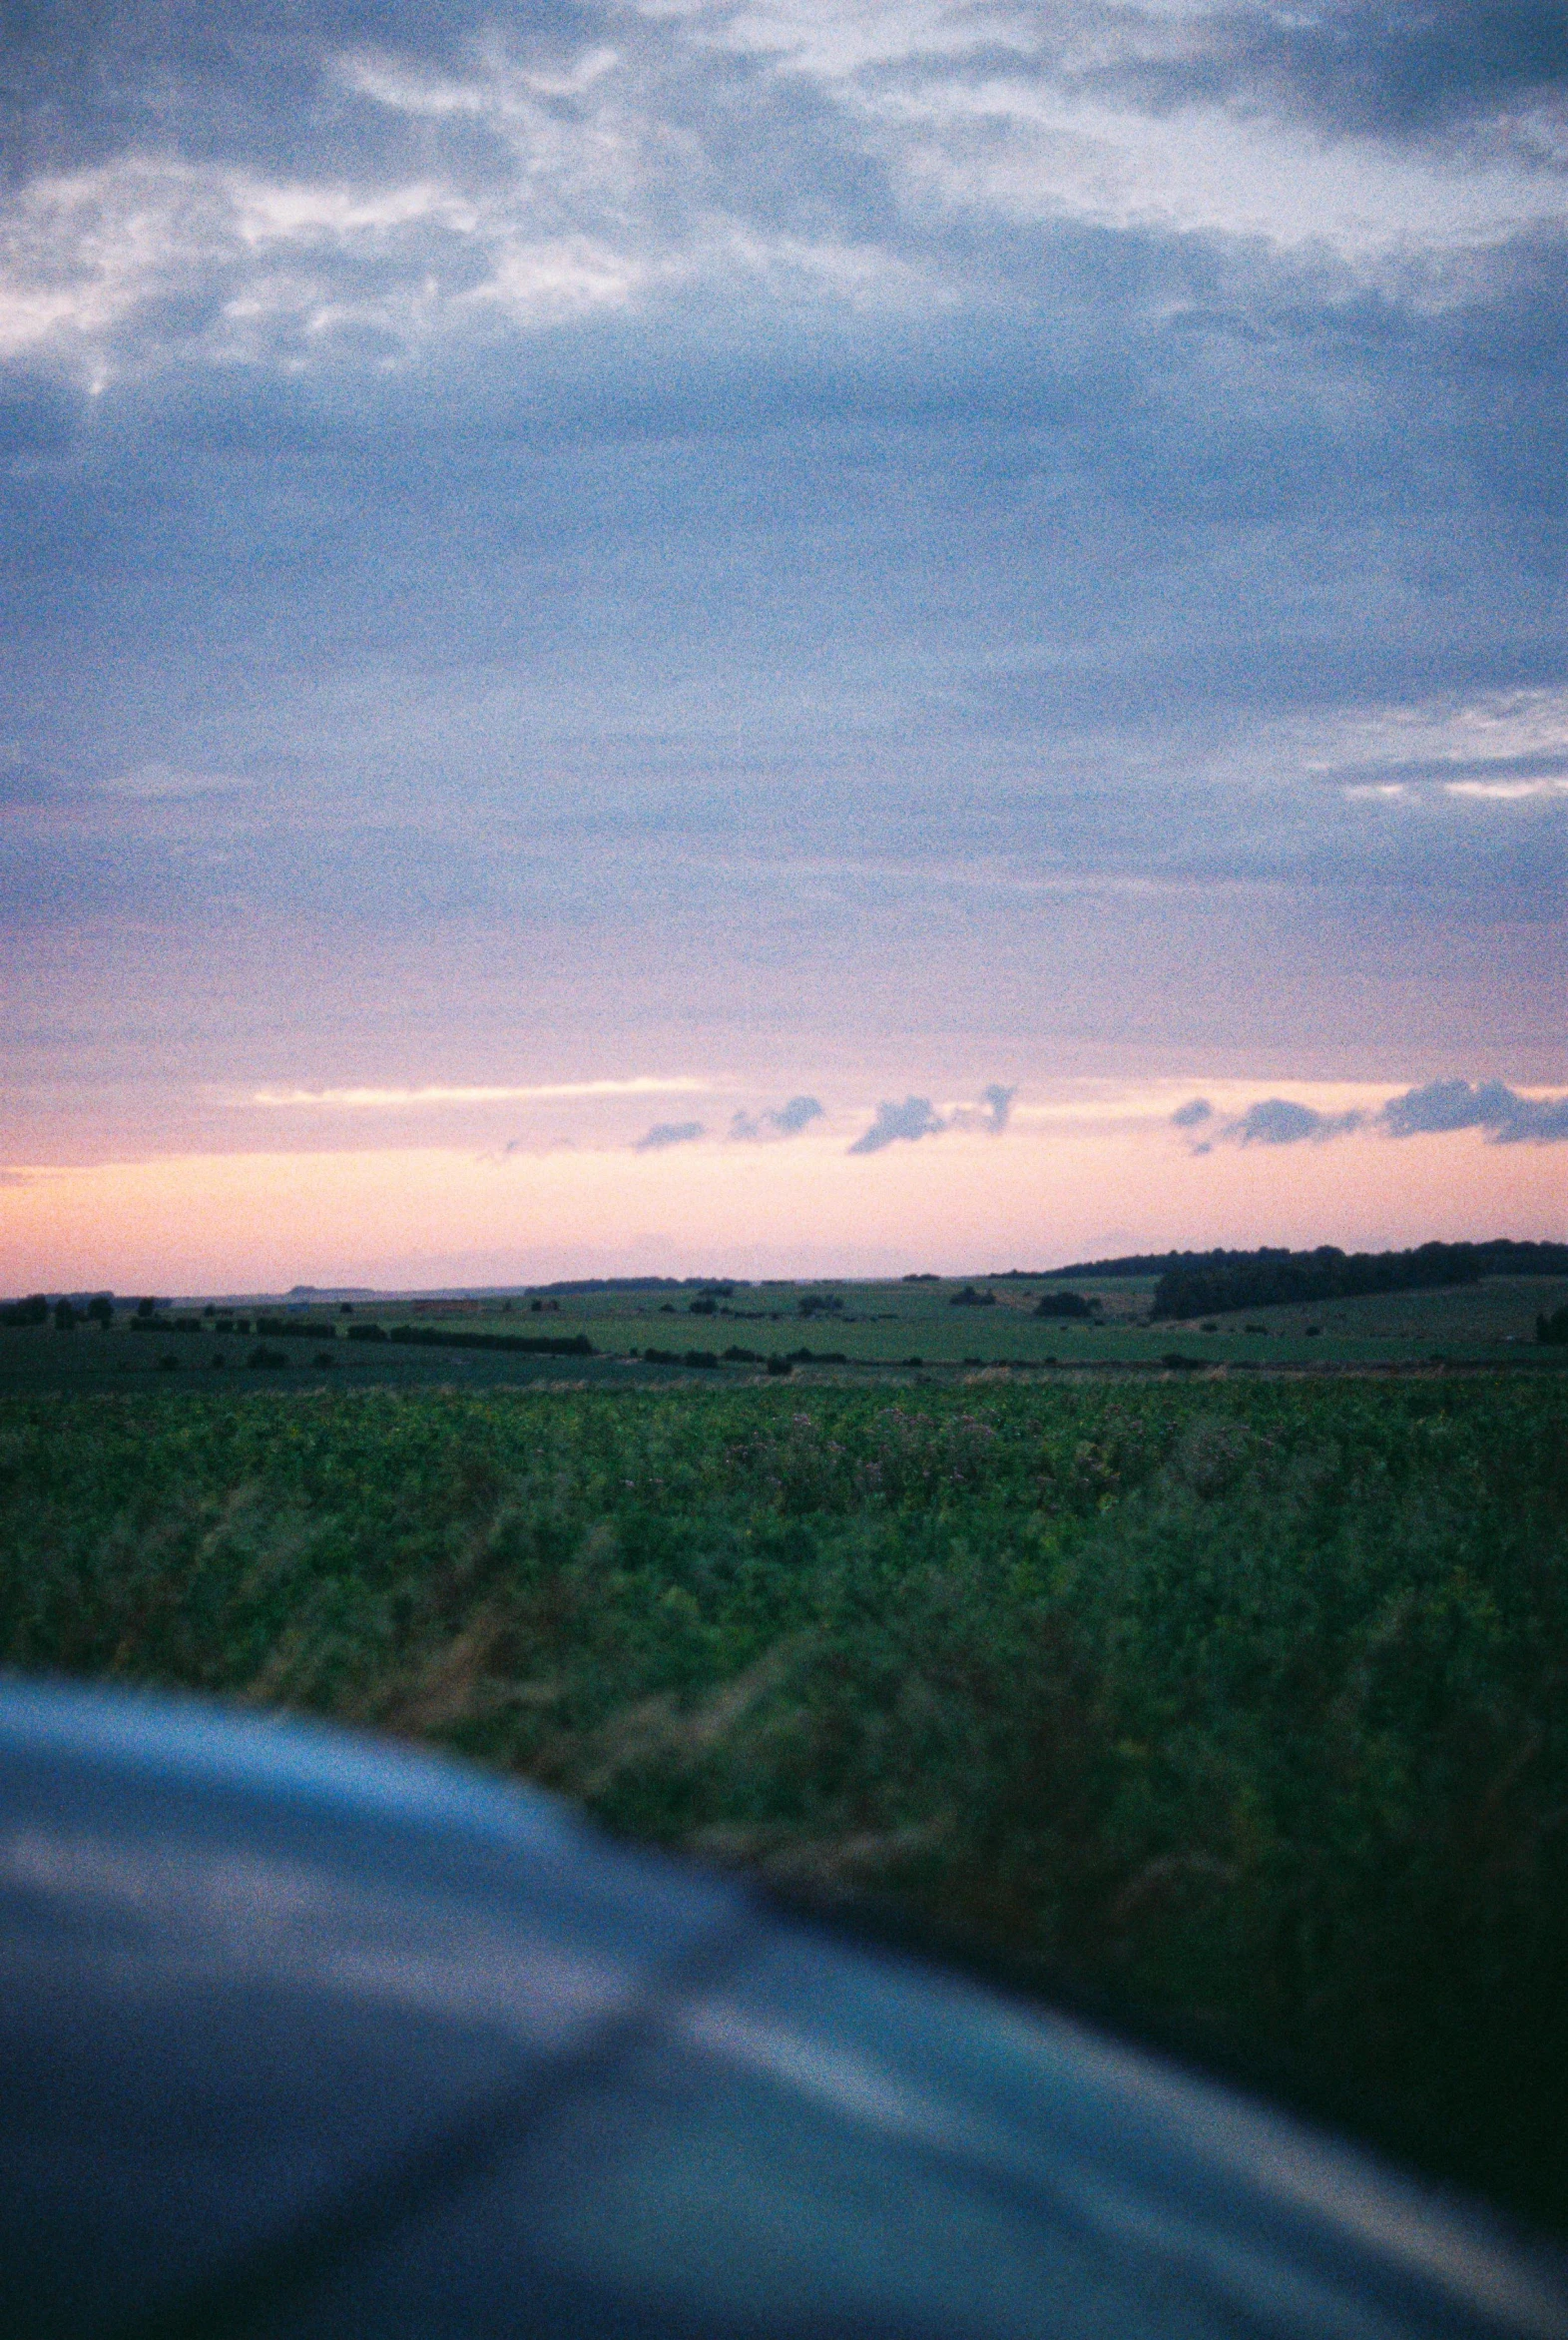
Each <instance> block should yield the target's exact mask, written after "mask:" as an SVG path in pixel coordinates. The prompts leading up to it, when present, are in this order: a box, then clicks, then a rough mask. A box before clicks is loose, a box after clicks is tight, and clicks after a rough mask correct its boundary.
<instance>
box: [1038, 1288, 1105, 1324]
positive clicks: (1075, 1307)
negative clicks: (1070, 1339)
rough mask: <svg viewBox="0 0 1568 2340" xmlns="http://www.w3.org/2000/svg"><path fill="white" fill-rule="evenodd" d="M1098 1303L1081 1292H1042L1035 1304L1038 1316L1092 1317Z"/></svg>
mask: <svg viewBox="0 0 1568 2340" xmlns="http://www.w3.org/2000/svg"><path fill="white" fill-rule="evenodd" d="M1096 1306H1097V1303H1096V1302H1094V1301H1092V1300H1086V1299H1085V1298H1084V1296H1083V1294H1082V1293H1081V1292H1042V1293H1041V1295H1040V1297H1039V1299H1038V1300H1037V1301H1036V1302H1035V1304H1034V1313H1035V1315H1036V1316H1037V1317H1079V1318H1082V1317H1091V1316H1093V1315H1094V1313H1095V1309H1096Z"/></svg>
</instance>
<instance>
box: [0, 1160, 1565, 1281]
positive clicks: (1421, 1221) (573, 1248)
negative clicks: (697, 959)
mask: <svg viewBox="0 0 1568 2340" xmlns="http://www.w3.org/2000/svg"><path fill="white" fill-rule="evenodd" d="M1565 1170H1568V1153H1565V1151H1564V1149H1562V1148H1559V1147H1552V1146H1530V1145H1514V1146H1499V1145H1494V1144H1490V1143H1488V1142H1487V1141H1486V1140H1485V1139H1484V1138H1483V1137H1481V1136H1480V1135H1479V1134H1477V1133H1474V1132H1466V1133H1462V1134H1459V1135H1452V1136H1441V1137H1416V1138H1408V1139H1402V1140H1393V1139H1390V1138H1387V1137H1383V1136H1379V1135H1370V1134H1367V1135H1361V1136H1357V1137H1353V1138H1346V1139H1342V1140H1339V1141H1335V1142H1332V1143H1328V1144H1314V1143H1311V1142H1305V1143H1301V1144H1297V1145H1291V1146H1264V1145H1257V1146H1248V1147H1239V1146H1234V1145H1232V1146H1222V1147H1218V1148H1216V1149H1215V1151H1214V1152H1212V1153H1210V1154H1207V1155H1203V1156H1195V1155H1194V1154H1193V1153H1191V1152H1190V1151H1189V1150H1188V1149H1187V1148H1186V1147H1185V1146H1184V1145H1183V1144H1182V1143H1181V1142H1180V1140H1179V1139H1178V1138H1177V1137H1176V1136H1175V1134H1174V1133H1173V1132H1172V1131H1171V1130H1170V1129H1169V1128H1168V1127H1167V1126H1166V1125H1165V1124H1164V1123H1163V1122H1149V1123H1145V1124H1142V1125H1139V1124H1136V1123H1128V1122H1124V1123H1122V1124H1120V1125H1109V1124H1106V1123H1104V1122H1100V1123H1093V1122H1084V1123H1082V1124H1079V1125H1076V1126H1075V1125H1073V1124H1070V1123H1065V1122H1057V1123H1053V1124H1051V1125H1049V1126H1045V1127H1039V1126H1035V1127H1029V1126H1025V1127H1023V1128H1019V1129H1015V1130H1013V1131H1010V1132H1009V1133H1008V1134H1007V1135H1006V1136H1004V1137H1001V1138H994V1139H993V1138H989V1137H986V1136H983V1135H979V1134H969V1133H962V1132H948V1133H946V1134H944V1135H942V1136H940V1137H935V1138H927V1139H923V1140H921V1141H919V1142H918V1143H915V1144H897V1145H893V1146H890V1147H888V1148H887V1149H886V1150H885V1151H884V1152H882V1153H879V1154H876V1155H874V1156H870V1157H864V1156H861V1157H856V1156H851V1155H849V1154H848V1153H846V1151H845V1147H844V1140H843V1138H842V1136H833V1137H825V1136H824V1137H815V1138H811V1137H807V1138H800V1139H797V1140H795V1141H793V1142H792V1143H789V1144H779V1145H767V1146H742V1145H726V1144H723V1143H712V1142H710V1143H701V1144H693V1145H680V1146H672V1147H670V1148H669V1149H668V1150H666V1151H663V1152H655V1153H648V1154H639V1153H636V1152H634V1151H632V1150H630V1149H628V1148H624V1147H618V1148H615V1149H598V1150H588V1149H581V1150H573V1149H566V1148H558V1149H555V1150H552V1151H547V1152H540V1153H528V1152H515V1153H513V1154H511V1155H510V1156H507V1157H505V1158H504V1159H503V1158H500V1157H498V1156H494V1155H491V1156H484V1155H480V1154H476V1153H475V1152H474V1151H472V1150H471V1149H470V1150H459V1149H457V1148H453V1147H406V1148H391V1147H383V1148H373V1149H372V1148H364V1149H356V1150H353V1151H341V1152H309V1153H294V1152H271V1153H247V1154H200V1155H172V1156H165V1157H161V1158H155V1159H150V1160H145V1161H137V1162H120V1163H104V1164H98V1165H94V1166H91V1167H84V1168H68V1169H60V1168H55V1169H41V1170H37V1171H34V1172H22V1173H13V1174H12V1177H11V1181H10V1182H9V1183H7V1184H5V1185H4V1186H0V1286H3V1288H4V1289H5V1290H6V1291H8V1292H11V1293H17V1292H25V1291H40V1290H44V1291H58V1290H62V1289H64V1290H87V1289H91V1288H94V1287H100V1286H102V1287H108V1288H110V1289H112V1290H118V1291H125V1292H135V1291H139V1290H150V1291H152V1290H156V1291H161V1292H186V1293H202V1292H240V1291H280V1290H285V1289H286V1288H287V1287H288V1286H289V1285H291V1284H294V1283H314V1284H322V1285H332V1284H371V1285H380V1286H384V1287H390V1288H400V1287H416V1286H418V1285H420V1284H454V1283H512V1282H516V1283H521V1282H527V1281H538V1280H542V1279H544V1278H547V1277H551V1276H565V1275H571V1274H574V1273H575V1274H582V1275H613V1274H653V1273H661V1272H662V1273H671V1274H696V1273H702V1272H706V1271H710V1270H717V1269H721V1268H729V1269H730V1270H731V1271H732V1272H734V1273H736V1274H746V1275H767V1274H778V1275H790V1274H801V1275H822V1274H831V1273H835V1272H836V1273H839V1274H843V1275H875V1274H886V1273H893V1272H897V1271H898V1270H899V1269H902V1268H911V1267H931V1268H936V1269H946V1270H951V1271H954V1272H960V1271H962V1272H972V1271H982V1272H983V1271H984V1270H987V1269H993V1268H1004V1267H1009V1266H1020V1267H1043V1266H1050V1265H1055V1264H1060V1263H1062V1262H1065V1261H1070V1260H1072V1259H1075V1258H1077V1259H1082V1258H1091V1257H1096V1256H1100V1255H1103V1254H1105V1253H1114V1252H1126V1251H1142V1250H1162V1249H1166V1248H1176V1249H1187V1248H1191V1249H1194V1250H1198V1249H1204V1248H1207V1247H1208V1246H1210V1245H1213V1244H1217V1243H1224V1244H1229V1245H1234V1246H1237V1247H1246V1246H1251V1245H1255V1244H1259V1243H1286V1244H1291V1245H1293V1246H1296V1247H1305V1246H1309V1245H1311V1244H1316V1243H1324V1242H1332V1243H1338V1244H1341V1245H1343V1246H1344V1247H1345V1248H1346V1249H1348V1250H1368V1249H1383V1248H1388V1247H1402V1246H1404V1245H1407V1244H1414V1243H1420V1242H1424V1241H1427V1240H1429V1239H1434V1238H1436V1239H1442V1240H1446V1241H1455V1240H1461V1239H1463V1238H1465V1237H1478V1238H1481V1237H1486V1236H1495V1235H1510V1236H1516V1237H1524V1238H1531V1237H1535V1238H1542V1237H1544V1238H1550V1239H1554V1240H1562V1239H1564V1238H1565V1236H1568V1180H1565Z"/></svg>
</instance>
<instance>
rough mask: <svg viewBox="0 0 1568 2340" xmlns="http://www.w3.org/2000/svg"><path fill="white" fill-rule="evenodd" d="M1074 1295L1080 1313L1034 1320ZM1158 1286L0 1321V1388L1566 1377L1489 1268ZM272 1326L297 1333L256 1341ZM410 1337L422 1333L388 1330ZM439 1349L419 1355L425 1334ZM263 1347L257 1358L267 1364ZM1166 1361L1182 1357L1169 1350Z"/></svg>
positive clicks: (846, 1287)
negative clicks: (1253, 1284)
mask: <svg viewBox="0 0 1568 2340" xmlns="http://www.w3.org/2000/svg"><path fill="white" fill-rule="evenodd" d="M1064 1289H1067V1290H1071V1291H1072V1292H1074V1293H1076V1294H1078V1295H1079V1296H1080V1298H1081V1299H1082V1300H1083V1301H1084V1303H1085V1304H1086V1306H1087V1308H1088V1309H1089V1310H1090V1312H1091V1313H1090V1314H1088V1315H1086V1316H1084V1317H1082V1318H1077V1319H1074V1318H1071V1317H1067V1318H1064V1317H1060V1316H1042V1315H1041V1314H1040V1313H1039V1311H1040V1308H1041V1304H1042V1302H1044V1303H1046V1304H1047V1305H1053V1304H1057V1305H1059V1304H1060V1300H1061V1296H1062V1294H1063V1292H1064ZM1153 1292H1154V1279H1153V1277H1133V1278H1114V1277H1106V1278H1095V1277H1082V1278H1078V1279H1075V1280H1074V1282H1073V1284H1072V1285H1071V1286H1070V1287H1064V1286H1063V1285H1062V1284H1061V1283H1060V1282H1059V1281H1056V1280H1053V1279H1046V1278H1043V1277H1030V1276H1014V1275H1007V1276H995V1277H989V1278H986V1277H977V1278H974V1279H970V1280H963V1279H945V1280H943V1279H938V1278H936V1277H934V1276H933V1277H931V1278H929V1279H921V1280H920V1281H918V1282H911V1281H900V1282H897V1283H883V1284H875V1283H850V1282H844V1283H838V1284H803V1283H802V1284H757V1285H727V1284H722V1283H716V1284H713V1285H710V1286H707V1287H703V1286H694V1285H684V1286H683V1285H673V1286H666V1287H663V1288H661V1289H656V1290H652V1291H643V1292H626V1291H596V1292H584V1293H565V1294H561V1295H559V1296H555V1297H551V1298H549V1299H546V1300H542V1301H540V1303H539V1306H538V1308H537V1309H536V1308H535V1306H534V1305H533V1304H532V1303H531V1302H530V1300H529V1299H528V1298H527V1297H525V1296H518V1297H515V1298H513V1297H505V1298H503V1297H500V1296H485V1297H482V1298H474V1299H466V1300H464V1299H452V1300H439V1299H408V1300H402V1301H398V1300H387V1299H380V1298H373V1299H369V1300H365V1299H360V1300H357V1301H355V1302H352V1303H349V1304H347V1305H344V1304H342V1303H340V1302H333V1301H330V1300H318V1301H297V1302H292V1303H276V1302H274V1303H246V1302H239V1303H235V1304H221V1303H208V1304H205V1305H204V1304H203V1303H202V1302H200V1301H196V1302H188V1303H184V1304H181V1305H179V1306H176V1307H173V1308H165V1309H160V1311H159V1312H158V1316H157V1319H156V1321H155V1322H154V1324H153V1325H151V1326H143V1327H133V1326H132V1324H131V1322H130V1320H129V1318H128V1316H127V1315H126V1313H125V1312H124V1310H123V1308H122V1312H121V1313H120V1314H119V1315H117V1317H116V1321H115V1323H114V1325H113V1327H112V1328H111V1329H110V1330H109V1331H107V1332H101V1331H99V1330H98V1328H96V1327H91V1326H86V1325H84V1326H80V1327H79V1328H78V1329H77V1330H76V1331H75V1332H74V1333H73V1334H72V1335H70V1336H69V1337H68V1338H61V1337H60V1336H59V1335H58V1334H57V1333H56V1332H55V1331H54V1329H53V1327H52V1326H50V1325H40V1326H36V1327H28V1328H26V1329H23V1330H13V1329H8V1328H4V1327H0V1391H5V1390H14V1391H18V1392H26V1391H37V1390H41V1389H44V1388H59V1389H62V1390H80V1391H84V1392H85V1391H89V1390H111V1389H120V1388H125V1387H127V1386H128V1385H134V1384H135V1383H137V1382H139V1381H145V1380H147V1379H148V1378H149V1377H151V1376H155V1375H158V1376H163V1375H174V1374H180V1375H182V1376H184V1375H189V1374H193V1373H201V1374H204V1375H205V1374H208V1373H210V1372H212V1371H214V1370H215V1369H216V1370H218V1371H222V1372H224V1373H225V1374H227V1375H228V1376H230V1377H231V1378H233V1379H245V1380H248V1381H250V1382H255V1381H256V1380H257V1379H258V1378H259V1377H260V1379H261V1382H262V1383H263V1384H266V1383H269V1382H272V1381H273V1380H275V1379H278V1378H279V1377H280V1379H281V1381H282V1383H283V1386H286V1387H289V1388H298V1387H301V1386H303V1385H306V1384H310V1383H317V1384H319V1383H323V1382H326V1381H330V1382H332V1383H335V1384H339V1385H342V1386H346V1387H350V1388H367V1387H375V1386H392V1387H434V1386H440V1385H444V1384H455V1385H456V1386H458V1387H468V1388H476V1389H484V1388H493V1387H497V1386H506V1385H517V1384H522V1385H529V1384H537V1383H539V1382H541V1381H545V1382H552V1381H553V1382H559V1381H561V1380H562V1379H563V1378H567V1379H570V1380H572V1381H574V1382H580V1383H583V1384H584V1385H586V1386H589V1387H597V1386H605V1387H608V1388H615V1389H620V1388H625V1387H627V1386H628V1385H638V1384H650V1383H652V1384H655V1385H658V1384H663V1383H667V1382H669V1381H670V1380H671V1379H672V1378H681V1379H685V1378H689V1377H690V1376H691V1375H692V1374H694V1373H701V1374H705V1375H716V1376H718V1377H720V1378H722V1379H723V1380H726V1381H729V1382H738V1381H739V1382H746V1381H750V1380H755V1379H756V1378H757V1377H758V1376H759V1374H762V1373H765V1372H766V1371H767V1368H768V1366H769V1364H770V1363H773V1364H774V1366H775V1367H776V1370H777V1369H778V1368H782V1367H783V1366H784V1364H789V1365H790V1367H791V1371H792V1372H795V1373H803V1374H805V1375H807V1376H808V1377H811V1378H820V1376H821V1375H822V1374H823V1373H824V1372H825V1373H828V1374H831V1373H832V1372H833V1371H835V1370H837V1369H839V1368H843V1369H848V1370H850V1371H851V1374H854V1373H858V1375H859V1376H860V1377H861V1378H863V1377H864V1376H865V1375H867V1374H870V1375H874V1376H877V1377H879V1378H884V1379H888V1380H890V1381H892V1382H897V1381H900V1380H902V1379H904V1378H906V1377H908V1376H909V1375H922V1374H923V1375H936V1376H938V1377H946V1378H951V1377H952V1376H953V1375H955V1374H963V1373H966V1372H967V1373H972V1372H975V1371H977V1370H984V1369H986V1368H998V1369H1002V1368H1005V1369H1007V1370H1009V1371H1019V1372H1028V1373H1031V1374H1034V1373H1039V1374H1042V1375H1053V1374H1057V1375H1066V1374H1071V1373H1083V1372H1086V1371H1087V1372H1090V1373H1095V1374H1112V1375H1117V1374H1132V1375H1135V1376H1139V1377H1141V1376H1144V1375H1146V1374H1148V1373H1149V1372H1151V1371H1159V1370H1178V1371H1187V1372H1191V1371H1193V1370H1194V1369H1196V1368H1198V1367H1204V1368H1206V1369H1208V1370H1210V1371H1220V1370H1224V1371H1226V1372H1228V1373H1235V1374H1241V1375H1246V1374H1250V1373H1266V1374H1267V1373H1298V1372H1305V1371H1311V1372H1313V1373H1322V1372H1325V1371H1332V1370H1342V1371H1349V1372H1379V1371H1390V1370H1391V1371H1399V1372H1403V1371H1408V1370H1412V1369H1417V1368H1419V1369H1422V1370H1429V1369H1431V1368H1432V1367H1433V1366H1434V1365H1442V1366H1455V1367H1461V1368H1463V1367H1486V1366H1491V1367H1496V1366H1508V1367H1511V1368H1516V1369H1517V1368H1523V1367H1529V1368H1532V1369H1534V1370H1540V1371H1548V1372H1549V1371H1552V1370H1554V1369H1556V1370H1560V1369H1561V1368H1562V1367H1564V1366H1565V1365H1568V1351H1565V1350H1563V1349H1545V1348H1540V1347H1538V1346H1537V1344H1536V1341H1535V1325H1536V1319H1537V1317H1538V1316H1543V1315H1544V1316H1550V1315H1551V1314H1552V1313H1553V1312H1554V1311H1555V1310H1558V1309H1560V1308H1562V1307H1563V1306H1564V1304H1565V1303H1568V1278H1564V1277H1561V1276H1556V1277H1552V1276H1492V1277H1487V1278H1485V1279H1484V1280H1483V1281H1481V1282H1480V1283H1476V1284H1471V1285H1466V1286H1460V1287H1457V1288H1455V1289H1451V1290H1437V1291H1415V1292H1397V1293H1386V1294H1379V1295H1377V1296H1367V1297H1364V1298H1358V1299H1346V1300H1332V1301H1325V1302H1320V1303H1316V1304H1313V1305H1310V1306H1307V1305H1291V1306H1272V1307H1266V1308H1258V1309H1252V1310H1238V1311H1235V1312H1232V1313H1229V1314H1223V1313H1222V1314H1220V1315H1218V1316H1215V1317H1209V1318H1201V1319H1194V1320H1191V1321H1186V1320H1179V1321H1173V1320H1169V1319H1167V1320H1163V1321H1161V1320H1156V1321H1153V1322H1151V1321H1150V1305H1151V1301H1152V1298H1153ZM261 1324H267V1325H283V1326H285V1327H286V1328H287V1334H288V1337H287V1338H286V1339H284V1338H279V1337H276V1336H274V1335H271V1334H264V1333H263V1334H259V1333H258V1330H257V1328H258V1326H259V1325H261ZM389 1333H413V1334H417V1335H418V1336H419V1337H420V1338H419V1342H417V1343H416V1342H413V1341H402V1340H386V1339H382V1338H380V1336H382V1335H384V1334H389ZM447 1335H455V1336H458V1337H459V1338H460V1339H463V1340H470V1339H473V1338H474V1337H475V1336H481V1337H482V1338H483V1339H484V1340H486V1341H494V1342H500V1341H507V1342H511V1343H514V1344H515V1343H518V1342H526V1341H529V1340H534V1341H547V1340H553V1341H554V1342H556V1343H557V1344H558V1345H560V1344H566V1345H570V1346H575V1347H576V1348H578V1349H579V1350H580V1351H581V1352H582V1353H581V1354H580V1355H576V1356H571V1357H567V1358H560V1357H557V1358H550V1357H546V1356H540V1355H530V1354H528V1353H526V1352H525V1351H524V1350H521V1349H519V1348H516V1347H513V1348H511V1349H500V1348H489V1349H486V1348H469V1349H463V1348H455V1347H445V1346H442V1345H441V1342H442V1337H443V1336H447ZM423 1343H429V1344H431V1345H430V1346H423V1345H421V1344H423ZM259 1351H261V1352H262V1353H264V1354H263V1355H262V1356H261V1357H259V1354H258V1353H259ZM1171 1360H1174V1361H1175V1365H1174V1367H1172V1366H1171V1365H1170V1363H1169V1361H1171Z"/></svg>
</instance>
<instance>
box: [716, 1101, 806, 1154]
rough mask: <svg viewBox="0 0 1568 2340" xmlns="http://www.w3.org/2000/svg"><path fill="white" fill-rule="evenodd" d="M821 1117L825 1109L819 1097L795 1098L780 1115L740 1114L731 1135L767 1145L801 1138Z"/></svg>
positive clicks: (747, 1141) (782, 1109) (780, 1109)
mask: <svg viewBox="0 0 1568 2340" xmlns="http://www.w3.org/2000/svg"><path fill="white" fill-rule="evenodd" d="M821 1118H822V1107H821V1104H820V1103H819V1102H818V1100H817V1099H816V1098H815V1097H791V1098H790V1099H789V1102H788V1103H787V1104H786V1105H781V1106H780V1108H779V1110H778V1112H777V1113H763V1114H759V1115H754V1114H751V1113H737V1114H736V1116H735V1118H734V1119H733V1120H732V1122H731V1124H730V1135H731V1138H732V1139H733V1140H737V1141H739V1142H741V1143H744V1144H747V1145H766V1144H768V1143H770V1142H771V1141H774V1140H777V1139H779V1138H785V1137H798V1136H799V1134H800V1132H801V1130H802V1129H805V1128H808V1127H809V1125H810V1124H811V1122H813V1121H819V1120H820V1119H821Z"/></svg>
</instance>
